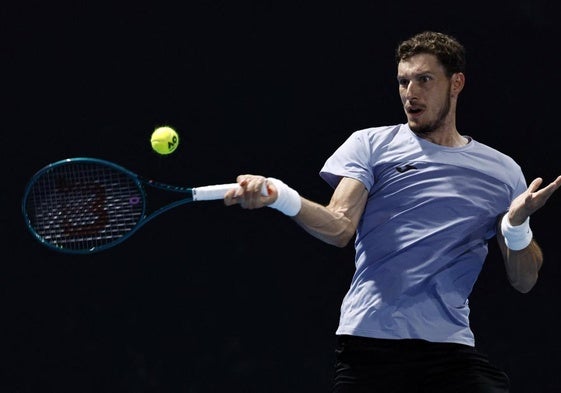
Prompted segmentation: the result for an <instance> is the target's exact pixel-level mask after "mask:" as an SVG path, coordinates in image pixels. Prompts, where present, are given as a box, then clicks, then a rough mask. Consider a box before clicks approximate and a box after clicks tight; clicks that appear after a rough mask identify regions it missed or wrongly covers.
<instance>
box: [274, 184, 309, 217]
mask: <svg viewBox="0 0 561 393" xmlns="http://www.w3.org/2000/svg"><path fill="white" fill-rule="evenodd" d="M267 181H268V182H270V183H272V184H273V185H274V186H275V188H276V189H277V199H276V200H275V201H274V202H273V203H271V204H270V205H269V207H271V208H273V209H276V210H278V211H280V212H281V213H283V214H286V215H287V216H290V217H294V216H295V215H297V214H298V212H299V211H300V209H301V208H302V200H301V199H300V194H298V192H297V191H296V190H294V189H292V188H290V187H289V186H287V185H286V184H285V183H284V182H283V181H281V180H279V179H275V178H274V177H269V178H267Z"/></svg>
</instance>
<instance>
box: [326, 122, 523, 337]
mask: <svg viewBox="0 0 561 393" xmlns="http://www.w3.org/2000/svg"><path fill="white" fill-rule="evenodd" d="M320 176H321V177H322V178H323V179H324V180H325V181H327V182H328V183H329V184H330V185H331V186H332V187H336V186H337V184H338V183H339V181H340V180H341V178H342V177H350V178H353V179H356V180H359V181H361V182H362V183H363V184H364V186H365V187H366V189H367V190H368V201H367V203H366V208H365V211H364V214H363V216H362V218H361V220H360V222H359V225H358V228H357V232H356V239H355V250H356V257H355V268H356V270H355V273H354V275H353V279H352V282H351V285H350V288H349V290H348V292H347V294H346V295H345V298H344V299H343V303H342V306H341V316H340V321H339V327H338V329H337V332H336V333H337V334H350V335H357V336H363V337H374V338H388V339H403V338H419V339H424V340H428V341H433V342H455V343H461V344H466V345H470V346H473V345H474V336H473V332H472V331H471V329H470V326H469V305H468V296H469V294H470V293H471V291H472V289H473V285H474V283H475V281H476V279H477V277H478V275H479V273H480V271H481V268H482V267H483V263H484V261H485V258H486V256H487V252H488V249H487V243H488V241H489V240H490V239H491V238H492V237H494V236H495V234H496V231H495V229H496V224H497V219H498V216H499V215H500V214H501V213H504V212H506V211H507V210H508V208H509V206H510V203H511V201H512V200H513V199H514V198H515V197H516V196H518V195H519V194H521V193H522V192H524V191H525V190H526V188H527V185H526V181H525V178H524V175H523V173H522V170H521V169H520V166H519V165H518V164H517V163H516V162H515V161H514V160H513V159H512V158H510V157H508V156H507V155H505V154H503V153H501V152H499V151H497V150H494V149H492V148H490V147H488V146H486V145H484V144H481V143H479V142H477V141H475V140H473V139H471V138H470V141H469V143H468V144H467V145H465V146H463V147H454V148H452V147H444V146H440V145H436V144H433V143H431V142H428V141H427V140H424V139H422V138H419V137H417V136H416V135H415V134H414V133H413V132H412V131H411V130H410V129H409V127H408V126H407V125H406V124H399V125H394V126H387V127H377V128H368V129H364V130H359V131H356V132H354V133H353V134H352V135H351V136H350V137H349V138H348V139H347V140H346V141H345V142H344V143H343V144H342V145H341V146H340V147H339V148H338V149H337V150H336V151H335V152H334V153H333V155H332V156H331V157H329V158H328V159H327V161H326V162H325V164H324V166H323V168H322V169H321V171H320Z"/></svg>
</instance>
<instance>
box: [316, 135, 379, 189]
mask: <svg viewBox="0 0 561 393" xmlns="http://www.w3.org/2000/svg"><path fill="white" fill-rule="evenodd" d="M369 139H370V138H369V134H368V132H367V131H366V130H363V131H355V132H353V133H352V134H351V136H349V138H347V140H346V141H345V142H343V144H342V145H341V146H339V148H338V149H337V150H335V152H334V153H333V154H332V155H331V156H330V157H329V158H328V159H327V160H326V161H325V164H324V165H323V167H322V168H321V170H320V172H319V175H320V177H321V178H322V179H324V180H325V181H326V182H327V183H328V184H329V185H330V186H331V187H333V188H335V187H337V185H338V184H339V182H340V181H341V178H343V177H349V178H352V179H356V180H358V181H360V182H361V183H363V184H364V186H365V187H366V189H367V190H370V188H371V187H372V185H373V184H374V177H373V174H372V163H371V157H372V154H371V147H370V146H371V143H370V140H369Z"/></svg>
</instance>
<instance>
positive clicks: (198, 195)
mask: <svg viewBox="0 0 561 393" xmlns="http://www.w3.org/2000/svg"><path fill="white" fill-rule="evenodd" d="M239 187H240V185H239V184H238V183H228V184H215V185H212V186H202V187H195V188H193V189H192V191H193V200H194V201H210V200H215V199H223V198H224V195H225V194H226V192H228V191H230V190H232V189H234V188H239ZM261 194H262V195H264V196H267V195H269V193H268V192H267V185H266V184H263V189H262V190H261Z"/></svg>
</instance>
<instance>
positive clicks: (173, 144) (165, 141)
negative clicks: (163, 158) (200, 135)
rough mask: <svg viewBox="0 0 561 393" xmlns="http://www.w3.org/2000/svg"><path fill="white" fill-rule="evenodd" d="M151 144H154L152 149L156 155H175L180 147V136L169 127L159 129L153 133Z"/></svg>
mask: <svg viewBox="0 0 561 393" xmlns="http://www.w3.org/2000/svg"><path fill="white" fill-rule="evenodd" d="M150 143H151V144H152V149H154V151H155V152H156V153H158V154H164V155H165V154H170V153H173V152H174V151H175V149H177V146H178V145H179V135H177V132H176V131H175V130H174V129H173V128H171V127H169V126H163V127H158V128H156V129H155V130H154V132H153V133H152V136H151V137H150Z"/></svg>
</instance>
